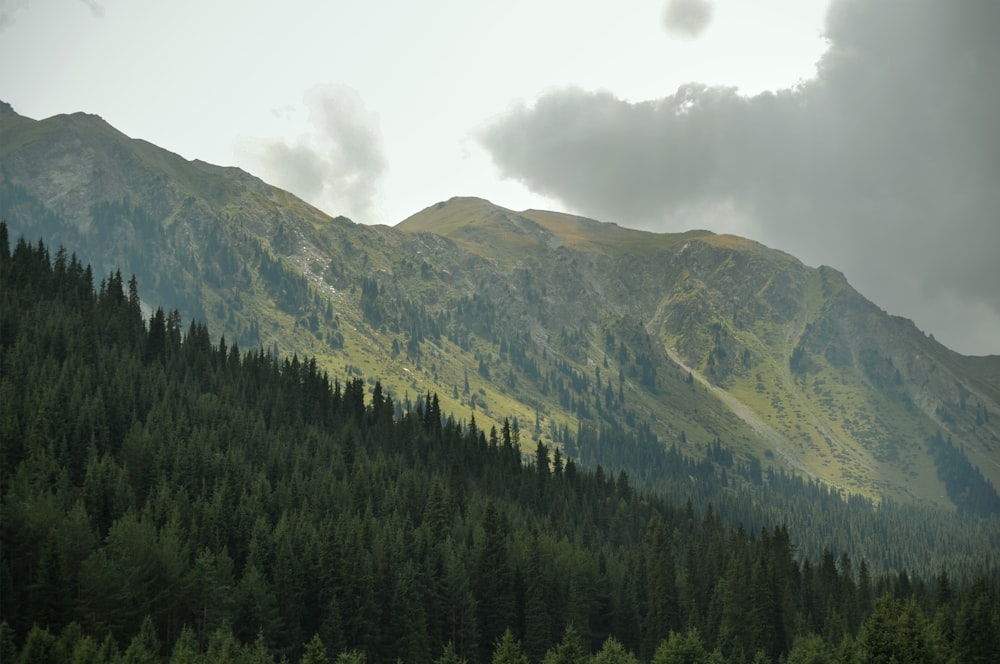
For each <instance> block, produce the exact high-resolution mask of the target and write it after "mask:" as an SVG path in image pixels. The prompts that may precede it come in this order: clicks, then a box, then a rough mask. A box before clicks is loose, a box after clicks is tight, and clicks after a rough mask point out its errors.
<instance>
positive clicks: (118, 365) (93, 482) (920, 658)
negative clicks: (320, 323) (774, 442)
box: [0, 225, 1000, 663]
mask: <svg viewBox="0 0 1000 664" xmlns="http://www.w3.org/2000/svg"><path fill="white" fill-rule="evenodd" d="M0 236H2V237H0V445H2V446H0V483H2V513H0V536H2V541H0V544H2V549H0V554H2V560H0V620H2V622H0V661H2V662H4V663H6V662H14V661H22V662H45V661H51V662H70V661H72V662H81V663H82V662H95V663H96V662H119V661H121V662H168V661H169V662H279V661H283V660H287V661H289V662H334V661H337V662H360V661H367V662H391V661H403V662H415V663H419V662H461V661H466V662H546V663H549V662H553V663H554V662H583V661H594V662H656V663H661V662H662V663H666V662H787V663H792V662H892V661H895V662H942V663H944V662H963V663H964V662H996V661H1000V636H998V635H1000V592H998V581H997V578H996V575H995V571H994V570H993V569H992V568H991V567H990V566H989V565H986V564H984V565H983V566H982V568H981V569H979V570H974V573H970V570H969V569H968V568H964V569H963V570H962V573H961V574H954V573H952V574H949V569H948V568H947V566H945V565H942V566H941V568H940V569H939V570H938V571H936V572H935V573H933V574H924V573H917V572H907V571H905V570H904V569H897V570H891V569H886V568H885V567H886V566H885V565H884V564H882V563H880V564H879V566H878V569H877V570H873V569H872V568H870V567H869V564H868V562H867V561H866V560H865V559H863V558H861V559H854V558H852V557H851V556H850V555H849V554H848V553H847V552H844V551H836V550H831V549H826V550H824V551H823V552H822V553H821V554H820V555H818V556H813V555H805V554H803V553H802V551H800V550H799V547H798V546H797V544H796V542H797V541H798V540H799V537H800V536H799V535H798V534H797V533H796V532H795V531H794V530H793V529H790V528H789V527H788V526H787V525H786V524H784V523H773V524H768V525H763V526H761V527H760V528H756V527H755V528H753V529H752V530H747V529H744V528H742V527H739V526H735V525H732V524H731V522H730V520H729V519H727V518H725V517H724V515H722V514H721V513H720V509H719V507H718V506H717V505H716V506H713V505H711V504H698V503H693V502H692V501H690V500H689V501H684V502H680V501H676V500H672V499H669V498H667V497H666V496H665V494H664V493H663V492H652V491H651V490H649V489H646V488H644V487H642V486H639V485H638V484H632V483H630V481H629V478H628V476H627V474H625V473H624V472H620V471H619V472H614V471H611V470H605V469H604V468H602V467H601V466H595V467H590V466H584V465H582V463H581V462H579V461H577V460H574V459H571V458H566V457H564V456H563V455H562V452H561V451H560V450H559V449H557V448H555V447H552V448H550V447H548V446H546V445H545V444H544V443H542V442H541V441H538V442H537V444H536V445H535V446H534V449H535V452H534V454H533V455H530V456H528V457H525V456H523V455H522V453H521V449H522V441H521V432H520V431H519V430H518V427H517V424H516V422H514V423H511V422H507V423H506V424H505V426H504V427H503V428H502V429H501V430H499V431H498V430H496V429H492V428H491V430H489V431H484V430H482V429H480V428H479V427H477V425H476V423H475V419H474V417H471V416H470V417H469V419H468V420H467V421H465V420H456V419H455V417H454V416H452V415H450V414H448V413H442V412H441V409H440V405H439V403H438V399H437V397H436V396H435V395H433V394H430V395H426V397H422V398H420V399H418V400H417V402H416V403H415V404H414V405H413V406H412V407H407V408H403V407H402V406H401V404H399V403H396V402H394V400H393V398H392V397H391V396H390V395H388V394H386V393H384V391H383V390H382V387H381V385H380V384H379V383H378V382H377V381H371V382H369V381H365V380H363V379H361V378H357V377H352V378H350V379H348V380H345V381H343V382H341V381H340V380H339V379H337V378H336V377H331V376H328V375H327V374H326V373H325V372H323V371H322V370H320V369H319V368H318V367H317V365H316V363H315V361H314V360H311V359H308V358H299V357H296V356H293V357H290V358H289V357H276V356H274V355H273V354H271V353H268V352H266V351H265V350H263V349H259V348H258V349H240V348H238V347H237V346H236V345H234V344H227V342H226V341H225V339H224V338H220V339H219V340H218V341H217V342H215V341H213V337H212V336H211V334H210V331H209V330H208V329H207V328H206V327H205V326H204V325H203V324H200V323H199V322H197V321H192V322H189V323H187V324H185V323H184V322H183V321H182V320H181V318H180V315H179V314H178V313H177V312H164V311H163V310H162V309H157V310H155V313H153V314H152V315H151V316H149V317H148V319H146V318H145V317H144V315H143V309H142V306H141V303H140V295H139V286H138V284H137V283H136V281H135V279H134V278H132V279H129V280H127V281H126V280H125V279H124V278H123V277H122V275H121V274H119V273H117V272H115V273H112V274H109V275H103V276H98V275H94V274H93V273H92V271H91V269H90V268H89V267H86V266H84V265H83V264H81V262H80V261H79V260H78V259H77V258H76V256H75V255H68V254H67V252H66V251H65V250H63V249H60V250H58V251H57V252H56V253H55V254H54V255H52V254H50V252H49V249H48V248H47V247H46V246H45V245H44V244H43V243H42V242H41V241H39V242H38V243H37V244H31V243H28V242H26V241H25V240H23V239H20V240H18V241H17V242H16V243H15V244H14V246H13V248H11V243H10V241H9V238H8V237H7V229H6V226H2V225H0ZM605 443H607V441H605ZM715 454H717V455H722V456H725V452H724V450H722V449H721V448H720V449H717V450H716V451H715ZM692 463H693V462H692ZM757 470H758V471H759V469H757ZM924 545H925V546H932V545H933V543H925V544H924Z"/></svg>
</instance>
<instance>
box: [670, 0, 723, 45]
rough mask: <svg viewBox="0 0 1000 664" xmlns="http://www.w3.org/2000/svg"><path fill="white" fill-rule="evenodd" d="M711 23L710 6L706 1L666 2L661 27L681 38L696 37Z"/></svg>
mask: <svg viewBox="0 0 1000 664" xmlns="http://www.w3.org/2000/svg"><path fill="white" fill-rule="evenodd" d="M711 21H712V4H711V3H709V2H706V0H667V5H666V7H664V9H663V27H664V28H666V29H667V32H670V33H672V34H675V35H678V36H681V37H689V38H690V37H697V36H698V35H700V34H701V33H702V32H704V31H705V28H707V27H708V24H709V23H710V22H711Z"/></svg>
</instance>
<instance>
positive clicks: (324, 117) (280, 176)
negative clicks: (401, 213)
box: [238, 85, 386, 221]
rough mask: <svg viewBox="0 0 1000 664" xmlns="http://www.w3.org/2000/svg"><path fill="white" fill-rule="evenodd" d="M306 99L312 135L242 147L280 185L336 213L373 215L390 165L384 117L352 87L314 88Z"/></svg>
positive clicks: (362, 217) (363, 217) (357, 216)
mask: <svg viewBox="0 0 1000 664" xmlns="http://www.w3.org/2000/svg"><path fill="white" fill-rule="evenodd" d="M305 103H306V108H307V109H308V112H309V124H310V127H311V131H310V132H309V133H308V134H307V135H305V136H302V137H300V138H299V139H298V141H296V142H295V143H294V144H289V143H286V142H284V141H268V142H264V143H260V142H247V141H244V142H243V143H242V144H241V145H240V146H238V150H239V152H240V153H241V154H242V156H243V157H245V158H247V159H248V160H249V161H251V162H253V163H254V165H255V166H256V167H258V168H259V170H260V172H261V173H262V174H263V176H264V177H265V179H267V180H268V181H270V182H272V183H273V184H275V185H276V186H278V187H281V188H283V189H287V190H289V191H291V192H292V193H294V194H296V195H298V196H301V197H302V198H304V199H306V200H307V201H309V202H310V203H312V204H313V205H316V206H318V207H321V208H322V209H324V210H325V211H327V212H328V213H330V214H345V215H347V216H350V217H352V218H353V219H356V220H358V221H367V220H369V219H370V216H371V214H372V212H373V208H374V204H375V197H376V194H377V193H378V187H379V183H380V182H381V179H382V176H383V175H384V174H385V170H386V158H385V153H384V150H383V147H382V134H381V130H380V127H379V120H378V116H377V115H376V114H374V113H372V112H371V111H369V110H368V109H367V108H366V107H365V104H364V101H363V100H362V99H361V97H360V95H359V94H358V93H357V91H355V90H354V89H352V88H349V87H346V86H334V85H326V86H320V87H316V88H313V89H312V90H310V91H309V92H307V93H306V95H305ZM255 170H256V169H255Z"/></svg>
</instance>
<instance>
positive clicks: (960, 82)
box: [0, 0, 1000, 355]
mask: <svg viewBox="0 0 1000 664" xmlns="http://www.w3.org/2000/svg"><path fill="white" fill-rule="evenodd" d="M998 25H1000V2H995V0H955V1H953V2H941V1H940V0H754V2H748V1H747V0H630V1H629V2H620V1H618V2H612V1H605V0H588V2H586V3H581V2H569V1H564V0H546V1H545V2H538V1H537V0H533V1H531V2H528V1H522V0H505V1H504V2H493V1H492V0H482V1H480V2H467V1H465V2H462V1H459V0H455V1H447V0H426V1H425V2H422V3H413V2H402V1H397V0H371V1H369V2H346V1H339V0H329V1H325V2H320V1H306V0H276V1H271V0H240V1H238V2H236V1H229V0H213V1H212V2H204V1H203V0H199V1H194V0H171V2H165V1H162V0H141V1H139V0H0V63H2V64H0V99H2V100H4V101H6V102H9V103H10V104H11V105H12V106H13V107H14V109H15V110H16V111H17V112H18V113H20V114H22V115H26V116H28V117H33V118H36V119H42V118H45V117H49V116H52V115H56V114H59V113H71V112H76V111H85V112H88V113H94V114H97V115H100V116H101V117H103V118H104V119H105V120H106V121H108V122H109V123H111V124H112V125H113V126H115V127H116V128H118V129H119V130H121V131H123V132H124V133H126V134H127V135H129V136H132V137H135V138H142V139H145V140H148V141H150V142H152V143H155V144H157V145H159V146H161V147H163V148H166V149H168V150H171V151H173V152H176V153H178V154H180V155H182V156H184V157H185V158H188V159H201V160H204V161H207V162H211V163H215V164H220V165H234V166H239V167H241V168H244V169H245V170H247V171H249V172H251V173H253V174H255V175H257V176H259V177H261V178H262V179H264V180H266V181H268V182H270V183H272V184H275V185H277V186H280V187H282V188H285V189H288V190H290V191H292V192H293V193H296V194H297V195H299V196H301V197H302V198H304V199H305V200H307V201H309V202H310V203H313V204H314V205H316V206H317V207H319V208H321V209H323V210H324V211H326V212H328V213H330V214H332V215H338V214H342V215H346V216H348V217H350V218H352V219H354V220H355V221H358V222H361V223H383V224H390V225H391V224H395V223H398V222H399V221H401V220H403V219H404V218H406V217H407V216H409V215H410V214H413V213H415V212H417V211H419V210H421V209H422V208H424V207H426V206H428V205H432V204H434V203H435V202H437V201H440V200H446V199H448V198H451V197H452V196H459V195H461V196H480V197H483V198H487V199H489V200H491V201H493V202H494V203H496V204H498V205H503V206H505V207H508V208H512V209H526V208H542V209H553V210H562V211H567V212H573V213H577V214H582V215H585V216H589V217H592V218H596V219H600V220H602V221H612V222H615V223H618V224H620V225H622V226H629V227H634V228H643V229H648V230H655V231H662V232H675V231H683V230H688V229H690V228H705V229H709V230H713V231H716V232H720V233H722V232H726V233H735V234H738V235H743V236H746V237H750V238H752V239H755V240H757V241H759V242H762V243H764V244H766V245H768V246H772V247H775V248H778V249H782V250H784V251H787V252H789V253H791V254H793V255H795V256H796V257H798V258H800V259H802V260H803V261H804V262H806V263H807V264H809V265H821V264H826V265H831V266H833V267H835V268H837V269H838V270H840V271H842V272H844V273H845V274H846V275H847V278H848V280H849V281H850V282H851V283H852V285H854V286H855V288H857V289H858V290H859V291H860V292H861V293H862V294H863V295H865V296H866V297H868V298H869V299H871V300H872V301H874V302H875V303H876V304H877V305H878V306H880V307H882V308H883V309H885V310H887V311H888V312H889V313H892V314H896V315H902V316H905V317H907V318H911V319H913V320H914V321H915V322H916V323H917V325H918V326H919V327H920V328H921V329H923V330H925V331H926V332H929V333H932V334H934V336H935V338H937V339H938V340H939V341H941V342H942V343H944V344H945V345H947V346H949V347H951V348H953V349H955V350H958V351H959V352H963V353H966V354H977V355H984V354H998V353H1000V258H998V256H1000V123H998V121H997V120H996V118H1000V40H998V39H994V36H993V34H992V30H993V29H995V27H996V26H998Z"/></svg>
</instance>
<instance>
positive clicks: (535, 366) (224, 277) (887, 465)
mask: <svg viewBox="0 0 1000 664" xmlns="http://www.w3.org/2000/svg"><path fill="white" fill-rule="evenodd" d="M8 108H9V107H8ZM0 199H2V204H3V205H2V209H0V213H2V214H3V215H4V216H5V217H6V218H7V219H8V222H9V223H10V225H11V228H12V230H13V231H14V232H20V233H23V234H25V235H28V236H39V235H44V236H45V237H46V241H47V242H49V243H50V244H52V243H55V244H60V245H63V246H65V247H67V248H68V249H72V250H73V251H76V252H79V253H81V254H82V255H83V254H85V255H87V256H90V257H91V258H92V259H93V258H96V259H98V260H95V261H94V262H95V264H96V267H98V268H99V269H101V270H104V271H107V270H109V269H114V268H116V267H120V268H122V269H123V270H125V271H126V272H133V273H135V274H137V275H138V276H139V279H140V282H141V283H142V284H143V291H144V293H149V294H150V297H151V298H152V299H153V300H154V301H159V302H162V303H164V304H165V305H167V306H171V307H177V308H179V309H181V310H182V311H184V312H185V314H186V315H192V316H197V317H201V318H204V319H205V320H207V322H208V323H209V324H210V326H211V327H212V329H217V330H221V331H222V332H223V333H224V334H225V335H226V338H227V339H231V340H234V341H238V342H239V343H240V344H241V345H245V346H247V345H248V346H251V347H252V346H256V345H260V346H264V347H267V348H269V349H275V350H278V351H280V352H294V353H298V354H300V355H307V354H308V355H311V356H315V357H317V358H318V361H320V362H321V363H323V366H324V367H326V368H327V369H329V370H331V371H336V372H343V371H345V370H346V371H348V372H357V373H363V374H364V375H366V376H374V377H380V378H381V379H382V383H383V385H385V386H386V388H387V389H388V390H391V391H392V392H393V393H394V394H395V396H396V398H399V399H401V400H402V399H412V398H418V397H419V396H421V395H424V394H427V393H429V392H430V391H434V392H436V393H439V394H441V395H442V399H443V403H442V408H443V409H445V410H447V411H449V412H455V413H456V414H461V413H468V414H469V415H470V417H472V416H474V417H475V418H476V420H477V422H480V423H481V424H482V425H483V427H484V428H487V427H489V426H495V425H497V424H499V423H500V422H501V421H502V419H503V418H504V417H506V416H513V417H516V418H518V419H520V421H521V422H522V423H524V424H526V425H527V426H529V427H530V426H531V423H532V422H534V427H533V428H532V434H531V437H533V438H543V437H544V438H545V439H547V440H549V441H551V442H552V443H554V444H557V445H560V446H564V447H566V448H567V449H575V448H577V447H579V440H580V439H582V438H586V436H587V435H588V434H587V431H589V430H593V431H606V432H607V435H608V436H610V435H612V433H613V432H619V434H616V435H621V436H625V437H627V436H639V437H653V438H655V439H656V440H658V441H659V444H660V445H661V446H670V445H673V444H681V445H684V446H688V447H690V448H691V451H695V450H698V449H705V448H706V447H707V446H709V445H711V444H712V443H713V442H715V441H719V440H721V441H723V442H724V443H725V444H726V445H727V446H729V447H731V448H733V449H734V450H735V451H736V452H737V453H738V454H740V455H742V456H743V457H745V458H757V459H758V460H760V461H762V462H763V463H765V464H776V465H778V466H779V467H784V468H788V469H792V470H794V471H795V472H798V473H805V474H808V475H809V476H810V477H813V478H816V479H819V480H822V481H823V482H825V483H827V484H829V485H831V486H834V487H838V488H840V489H842V490H844V491H847V492H851V493H862V494H864V495H867V496H870V497H875V498H881V497H893V498H903V499H907V500H915V501H918V502H930V503H935V504H939V505H951V504H953V502H954V501H953V500H952V499H951V498H949V497H948V496H947V494H946V490H945V487H944V484H943V483H942V480H941V479H940V477H939V475H940V474H941V471H940V469H939V468H938V467H937V466H936V464H935V462H934V460H933V455H932V453H931V451H930V450H931V448H930V447H929V446H930V443H928V442H927V441H928V440H929V439H931V438H932V437H933V436H934V435H935V433H939V432H940V433H943V434H945V435H946V436H951V437H952V438H953V439H954V440H956V441H957V442H958V443H960V444H961V445H962V449H963V450H964V454H965V455H966V456H967V457H968V459H969V461H970V463H971V464H972V466H978V467H979V468H981V469H982V472H983V473H984V474H985V476H986V478H987V479H988V480H989V481H991V482H992V483H993V484H994V485H995V484H996V483H997V482H1000V464H998V461H997V459H998V454H997V449H998V447H997V445H998V443H1000V432H998V430H997V428H996V427H997V425H996V424H995V422H1000V418H997V417H996V416H997V415H1000V379H998V378H997V373H998V372H997V371H996V368H997V366H998V364H1000V357H998V356H987V357H985V358H975V357H967V356H962V355H960V354H958V353H955V352H953V351H950V350H948V349H947V348H945V347H944V346H942V345H941V344H938V343H937V342H935V341H933V340H931V339H930V338H928V337H927V335H925V334H924V333H923V332H921V331H919V330H918V329H917V328H916V326H915V325H913V323H912V322H910V321H908V320H906V319H902V318H899V317H893V316H889V315H888V314H886V313H885V312H884V311H883V310H882V309H880V308H879V307H877V306H876V305H874V304H873V303H871V302H870V301H868V300H867V299H866V298H864V297H863V296H862V295H861V294H859V293H857V291H855V290H854V289H853V288H852V287H851V286H850V284H849V283H848V282H847V280H846V278H845V277H844V275H843V274H841V273H839V272H837V271H836V270H834V269H833V268H829V267H824V266H821V267H817V268H811V267H808V266H806V265H804V264H803V263H801V261H799V260H798V259H796V258H795V257H793V256H791V255H789V254H786V253H783V252H780V251H777V250H773V249H769V248H767V247H765V246H764V245H761V244H759V243H757V242H754V241H753V240H749V239H746V238H739V237H736V236H730V235H716V234H714V233H711V232H709V231H688V232H685V233H678V234H659V233H651V232H649V231H639V230H634V229H628V228H623V227H621V226H618V225H616V224H613V223H609V222H601V221H596V220H592V219H585V218H582V217H578V216H575V215H570V214H566V213H561V212H550V211H543V210H525V211H521V212H516V211H512V210H508V209H506V208H502V207H500V206H496V205H493V204H492V203H490V202H489V201H485V200H484V199H477V198H469V197H456V198H453V199H450V200H449V201H442V202H439V203H437V204H435V205H432V206H429V207H427V208H425V209H424V210H421V211H420V212H417V213H416V214H414V215H411V216H410V217H409V218H407V219H406V220H404V221H402V222H400V223H399V224H398V225H397V226H395V227H388V226H374V227H372V226H363V225H359V224H355V223H353V222H351V221H350V220H348V219H346V218H343V217H331V216H329V215H327V214H325V213H323V212H321V211H319V210H317V209H315V208H313V207H311V206H309V205H308V204H307V203H305V202H303V201H301V200H300V199H298V198H296V197H295V196H293V195H292V194H289V193H287V192H283V191H281V190H280V189H276V188H274V187H271V186H270V185H267V184H266V183H264V182H263V181H261V180H259V179H258V178H255V177H254V176H252V175H250V174H247V173H245V172H243V171H241V170H239V169H235V168H224V167H218V166H213V165H211V164H207V163H205V162H199V161H196V160H195V161H188V160H185V159H183V158H182V157H180V156H179V155H175V154H173V153H169V152H168V151H166V150H163V149H161V148H158V147H156V146H155V145H153V144H151V143H147V142H145V141H141V140H139V139H131V138H128V137H127V136H125V135H124V134H122V133H121V132H118V131H117V130H115V129H114V128H113V127H111V125H109V124H107V123H106V122H104V121H103V120H101V119H100V118H98V117H97V116H89V115H82V114H73V115H71V116H55V117H54V118H50V119H47V120H41V121H35V120H30V119H27V118H22V117H21V116H19V115H16V113H14V111H13V110H12V109H11V110H10V111H9V112H7V111H5V112H3V113H0ZM991 415H993V418H991ZM576 451H577V453H578V454H580V455H582V456H583V457H585V458H586V457H587V455H588V454H593V453H594V451H593V450H589V449H576ZM591 458H592V460H594V461H598V462H599V461H600V459H599V458H594V457H591ZM625 465H628V464H625Z"/></svg>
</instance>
